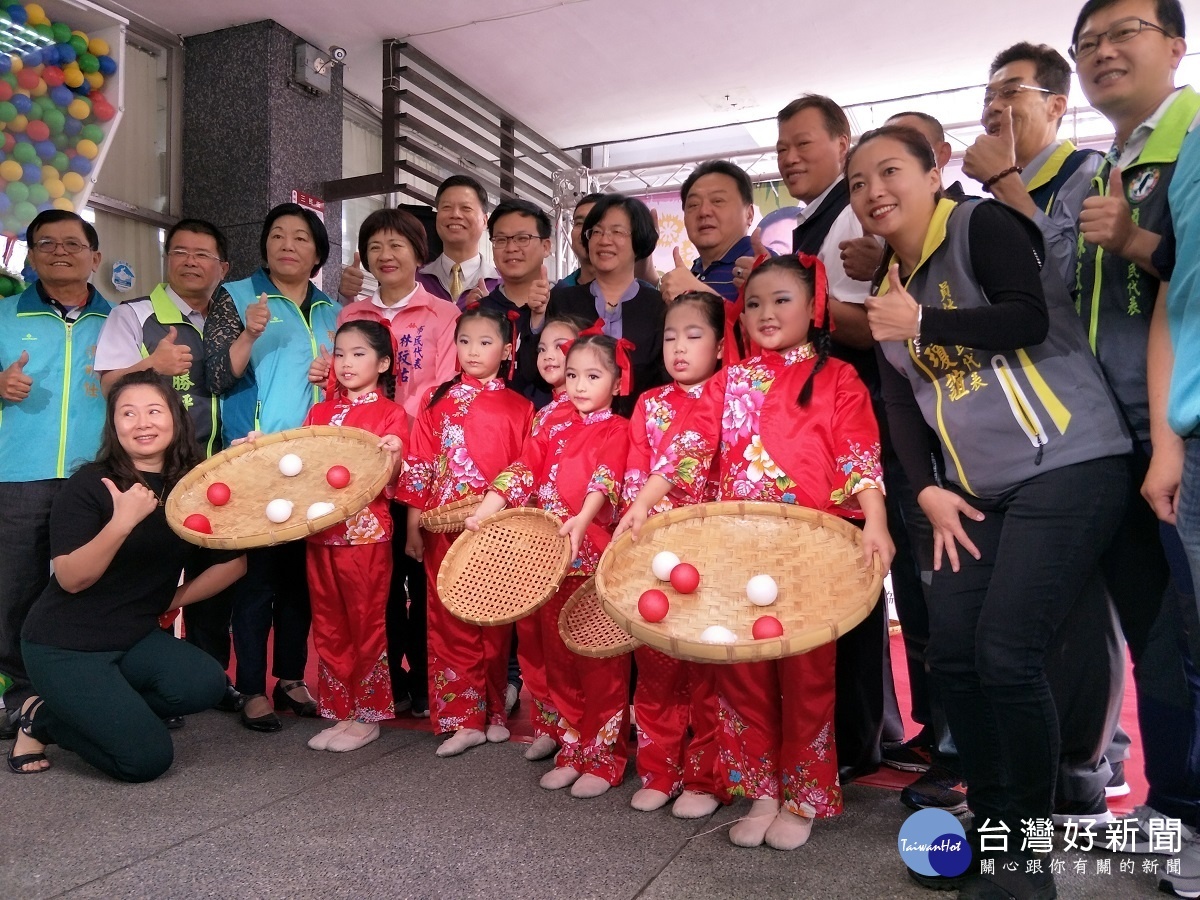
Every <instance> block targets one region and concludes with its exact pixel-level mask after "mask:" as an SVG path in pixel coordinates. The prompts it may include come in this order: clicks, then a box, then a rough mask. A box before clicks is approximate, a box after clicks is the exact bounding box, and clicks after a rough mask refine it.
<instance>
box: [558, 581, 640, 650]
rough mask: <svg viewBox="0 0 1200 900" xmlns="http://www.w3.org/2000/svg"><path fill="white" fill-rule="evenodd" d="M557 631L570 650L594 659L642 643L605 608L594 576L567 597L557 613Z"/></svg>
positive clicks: (631, 648) (633, 647) (633, 648)
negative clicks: (597, 590) (614, 619)
mask: <svg viewBox="0 0 1200 900" xmlns="http://www.w3.org/2000/svg"><path fill="white" fill-rule="evenodd" d="M558 633H559V634H560V635H562V639H563V643H564V644H566V645H567V649H568V650H571V651H572V652H574V653H578V654H579V655H580V656H590V657H593V658H595V659H603V658H605V657H608V656H620V655H621V654H623V653H628V652H629V651H631V650H635V649H637V648H638V647H640V646H641V644H640V642H639V641H638V640H637V638H635V637H633V636H631V635H630V634H629V632H627V631H625V630H624V629H622V628H621V626H620V625H618V624H617V623H616V622H614V621H613V619H612V616H610V615H609V614H608V613H606V612H605V611H604V607H603V606H602V605H601V604H600V596H599V595H598V594H597V593H596V579H595V578H589V579H588V580H587V581H585V582H584V583H583V584H582V585H581V586H580V587H579V590H577V591H576V592H575V593H573V594H572V595H571V597H570V599H569V600H567V602H566V604H565V605H564V606H563V608H562V611H561V612H560V613H559V614H558Z"/></svg>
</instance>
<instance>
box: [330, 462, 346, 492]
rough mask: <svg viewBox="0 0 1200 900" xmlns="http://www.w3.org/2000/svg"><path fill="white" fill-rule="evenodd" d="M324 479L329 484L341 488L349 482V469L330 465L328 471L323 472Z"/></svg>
mask: <svg viewBox="0 0 1200 900" xmlns="http://www.w3.org/2000/svg"><path fill="white" fill-rule="evenodd" d="M325 480H326V481H328V482H329V486H330V487H332V488H336V489H337V490H339V491H340V490H341V489H342V488H344V487H345V486H346V485H348V484H349V483H350V470H349V469H347V468H346V467H345V466H330V468H329V471H328V472H326V473H325Z"/></svg>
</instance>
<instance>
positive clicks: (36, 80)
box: [0, 3, 117, 237]
mask: <svg viewBox="0 0 1200 900" xmlns="http://www.w3.org/2000/svg"><path fill="white" fill-rule="evenodd" d="M0 39H3V42H4V47H3V49H0V134H2V135H3V146H2V148H0V232H3V233H4V234H5V235H9V236H16V237H22V236H23V235H24V230H25V226H26V225H28V224H29V223H30V222H31V221H33V217H34V216H36V215H37V214H38V213H39V212H40V211H42V210H44V209H51V208H58V209H67V210H73V209H74V208H75V204H74V201H73V199H72V198H73V197H74V196H75V195H76V194H78V193H79V192H80V191H82V190H83V189H84V186H85V184H86V178H87V177H88V176H89V175H91V174H92V167H93V165H94V164H95V163H94V161H95V159H96V157H97V156H98V155H99V153H100V145H101V144H102V143H103V141H104V139H105V136H106V135H107V132H108V128H107V127H106V125H105V123H107V122H110V121H111V120H112V118H113V117H114V116H115V115H116V113H117V111H116V108H115V107H114V106H113V105H112V104H111V103H110V102H109V101H108V99H107V98H106V97H105V96H104V93H103V91H102V88H103V87H104V85H105V82H106V80H107V79H109V78H111V76H112V75H113V74H114V73H115V72H116V71H117V62H116V59H115V58H114V57H113V56H112V55H110V48H109V46H108V43H107V42H106V41H104V40H103V39H101V38H89V37H88V36H87V35H86V34H84V33H83V32H82V31H73V30H72V29H71V27H70V26H69V25H66V24H64V23H62V22H51V21H50V19H49V18H48V17H47V15H46V12H45V10H44V9H42V7H40V6H38V5H37V4H35V3H30V4H28V5H26V6H20V5H18V4H13V5H11V6H7V7H5V6H0Z"/></svg>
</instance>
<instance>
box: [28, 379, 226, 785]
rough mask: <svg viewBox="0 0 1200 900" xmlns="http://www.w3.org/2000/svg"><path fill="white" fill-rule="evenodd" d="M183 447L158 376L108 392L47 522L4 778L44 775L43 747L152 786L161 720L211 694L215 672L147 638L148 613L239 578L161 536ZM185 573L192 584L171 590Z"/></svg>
mask: <svg viewBox="0 0 1200 900" xmlns="http://www.w3.org/2000/svg"><path fill="white" fill-rule="evenodd" d="M194 448H195V441H194V439H193V437H192V425H191V420H190V419H189V417H188V416H187V414H186V412H185V410H184V408H183V405H182V403H181V402H180V400H179V395H178V394H177V393H176V392H175V391H174V390H172V389H171V387H170V385H169V384H168V383H167V382H165V381H164V380H163V379H162V378H161V377H159V376H158V375H156V374H155V373H154V372H152V371H144V372H132V373H130V374H128V375H125V376H124V377H122V378H121V379H119V380H118V381H117V382H116V384H115V385H113V388H112V391H111V392H110V393H109V395H108V411H107V415H106V419H105V423H104V434H103V439H102V442H101V445H100V453H99V455H98V456H97V457H96V461H95V462H93V463H89V464H87V465H85V466H83V467H82V468H81V469H80V470H79V471H77V472H76V473H75V474H74V475H72V476H71V478H70V479H69V480H68V481H67V483H66V485H65V486H64V487H63V489H62V491H61V493H60V494H59V495H58V498H57V499H56V500H55V502H54V506H53V508H52V510H51V513H50V550H51V557H52V559H53V563H54V577H53V578H51V580H50V584H49V586H47V588H46V590H45V591H44V592H43V593H42V595H41V597H39V598H38V599H37V601H36V602H35V603H34V606H33V608H32V609H31V610H30V613H29V617H28V618H27V619H26V621H25V626H24V628H23V630H22V632H21V648H22V651H23V653H24V654H26V656H25V658H26V662H27V668H28V671H29V677H30V680H31V681H32V682H33V688H34V690H35V691H36V694H35V696H33V697H31V698H30V699H29V700H28V701H27V702H26V703H25V704H24V705H23V706H22V708H21V717H20V732H19V733H18V735H17V740H16V743H14V745H13V747H12V749H11V750H10V751H9V755H8V765H9V768H10V769H11V770H12V771H13V772H17V773H19V774H30V773H35V772H41V771H43V770H44V769H46V768H48V767H49V761H48V760H47V759H46V755H45V753H44V752H43V751H44V750H45V746H46V745H47V744H58V745H60V746H62V747H63V748H65V749H67V750H73V751H74V752H76V753H78V754H79V755H80V756H81V757H83V758H84V759H85V760H87V761H88V762H89V763H91V764H92V765H93V766H95V767H96V768H97V769H100V770H101V771H102V772H105V773H107V774H109V775H111V776H113V777H114V778H118V779H120V780H122V781H132V782H139V781H151V780H153V779H155V778H157V777H158V776H159V775H161V774H163V772H165V771H166V770H167V769H168V768H169V767H170V765H171V760H172V758H173V756H174V748H173V747H172V745H171V738H170V736H169V735H168V733H167V727H166V726H165V725H164V724H163V721H162V720H163V718H164V717H170V716H182V715H187V714H190V713H195V712H199V711H201V710H204V709H208V708H210V707H212V706H213V705H215V704H216V703H217V702H218V701H219V700H220V699H221V696H222V695H223V694H224V692H225V673H224V672H223V671H221V666H220V664H219V663H217V662H216V661H215V660H213V658H212V657H211V656H209V655H208V654H206V653H204V652H203V651H201V650H199V649H197V648H196V647H193V646H192V645H191V644H188V643H186V642H184V641H180V640H177V639H176V638H174V637H172V636H171V635H170V634H168V633H167V632H165V631H162V630H161V629H160V628H159V627H158V617H159V615H160V614H162V613H164V612H166V611H167V610H169V609H175V608H177V607H180V606H185V605H187V604H189V603H195V602H196V601H198V600H204V599H205V598H207V597H211V596H212V595H213V594H215V593H217V592H218V591H220V590H222V589H224V588H225V587H228V586H229V585H230V584H232V583H233V582H234V581H236V580H237V579H238V578H240V577H241V576H242V574H243V573H244V572H245V571H246V562H245V557H244V556H241V555H238V554H234V553H218V552H216V551H212V550H203V549H201V548H199V547H195V546H193V545H191V544H188V543H186V542H185V541H184V540H183V539H182V538H180V537H178V536H177V535H176V534H175V533H174V532H173V531H171V529H170V528H169V527H168V526H167V519H166V514H165V512H164V510H163V500H164V498H165V497H166V495H167V493H168V492H169V491H170V490H171V488H172V487H174V485H175V483H176V482H178V481H179V479H180V478H181V477H182V476H183V474H184V473H185V472H187V470H188V469H189V468H191V466H192V464H193V463H194V462H196V458H195V449H194ZM185 568H186V569H187V570H188V571H189V572H192V571H198V572H201V574H199V575H198V576H196V577H195V578H194V579H192V580H191V581H186V582H185V583H184V584H183V585H180V584H179V579H180V575H181V573H183V571H184V569H185ZM201 570H203V571H201Z"/></svg>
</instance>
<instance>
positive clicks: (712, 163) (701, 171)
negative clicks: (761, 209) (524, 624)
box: [679, 159, 754, 206]
mask: <svg viewBox="0 0 1200 900" xmlns="http://www.w3.org/2000/svg"><path fill="white" fill-rule="evenodd" d="M705 175H727V176H729V177H730V178H732V179H733V180H734V183H736V184H737V189H738V193H739V194H741V196H742V202H743V203H745V204H746V205H747V206H750V205H753V203H754V185H753V184H751V183H750V176H749V175H747V174H746V170H745V169H743V168H742V167H741V166H738V165H734V164H733V163H731V162H729V161H727V160H724V159H710V160H708V161H707V162H702V163H700V165H698V166H696V168H694V169H692V174H691V175H689V176H688V177H687V179H685V180H684V182H683V186H682V187H681V188H680V189H679V200H680V202H682V203H687V198H688V193H689V192H690V191H691V190H692V186H693V185H695V183H696V182H697V181H699V180H700V179H701V178H703V177H704V176H705Z"/></svg>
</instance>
